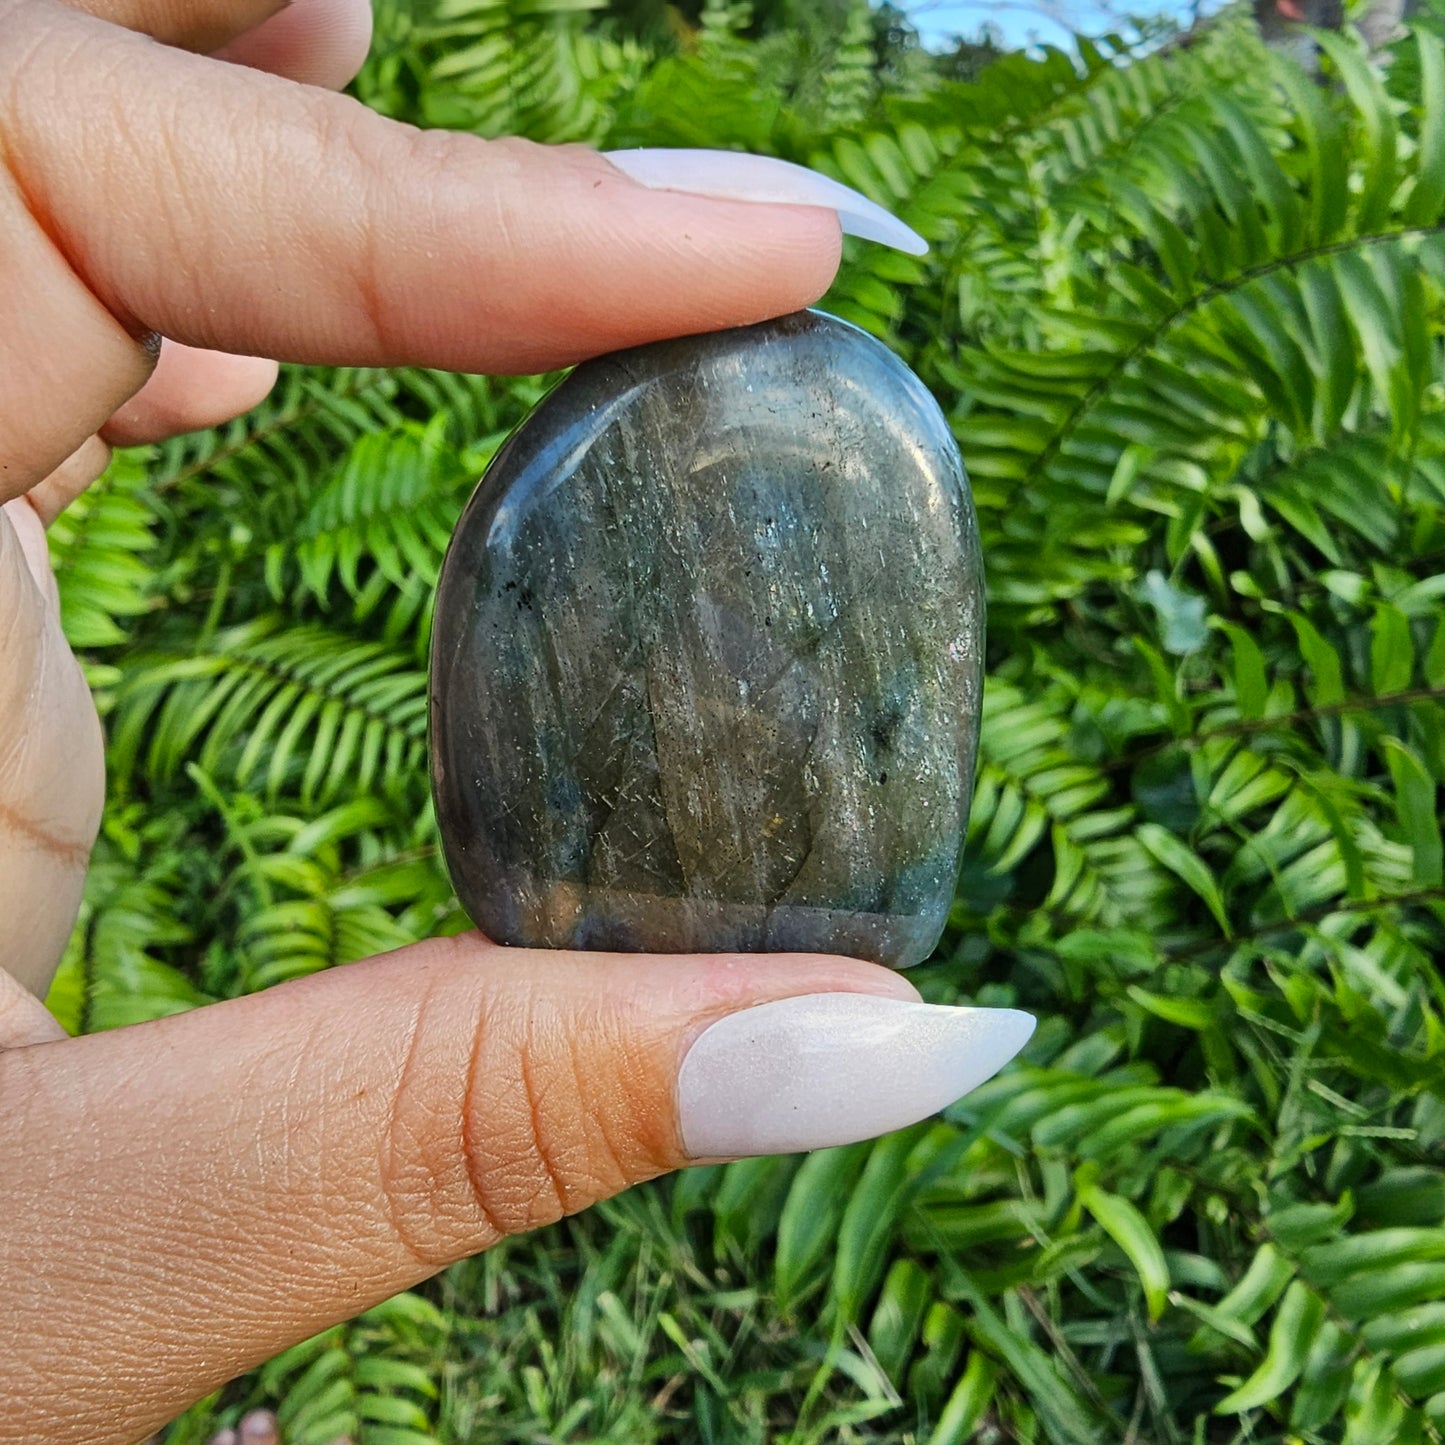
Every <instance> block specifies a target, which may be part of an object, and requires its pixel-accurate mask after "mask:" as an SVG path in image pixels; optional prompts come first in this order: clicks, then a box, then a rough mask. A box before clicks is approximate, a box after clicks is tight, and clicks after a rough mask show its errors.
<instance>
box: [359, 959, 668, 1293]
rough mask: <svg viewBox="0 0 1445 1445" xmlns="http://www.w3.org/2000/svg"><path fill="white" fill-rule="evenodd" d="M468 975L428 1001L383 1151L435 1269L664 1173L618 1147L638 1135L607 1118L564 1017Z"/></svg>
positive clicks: (391, 1185) (400, 1229)
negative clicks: (626, 1136)
mask: <svg viewBox="0 0 1445 1445" xmlns="http://www.w3.org/2000/svg"><path fill="white" fill-rule="evenodd" d="M468 973H469V974H470V981H469V982H465V983H464V984H463V986H462V987H461V988H460V989H458V988H457V987H456V986H455V985H454V984H446V985H442V986H437V987H432V988H428V989H427V990H426V991H425V993H424V995H423V996H422V998H421V1001H420V1002H419V1004H418V1008H417V1013H416V1017H415V1019H414V1021H413V1026H412V1028H411V1031H410V1037H409V1041H408V1043H407V1045H406V1047H405V1049H404V1051H403V1057H402V1061H401V1065H400V1069H399V1074H398V1084H397V1090H396V1096H395V1101H394V1105H393V1108H392V1114H391V1121H390V1126H389V1128H388V1131H387V1135H386V1140H385V1144H384V1148H383V1151H382V1161H381V1184H382V1189H383V1192H384V1194H385V1198H386V1204H387V1209H388V1212H389V1215H390V1219H391V1223H392V1227H393V1229H394V1230H395V1232H396V1234H397V1236H398V1237H399V1238H400V1240H401V1241H402V1243H403V1245H404V1246H405V1248H406V1249H407V1250H408V1251H409V1252H410V1253H411V1254H412V1255H413V1256H415V1257H416V1258H417V1259H418V1260H420V1261H421V1262H423V1263H425V1264H426V1265H428V1266H429V1267H440V1266H441V1265H443V1264H446V1263H449V1262H450V1261H452V1260H454V1259H458V1258H461V1257H463V1256H465V1255H468V1254H475V1253H477V1252H478V1251H479V1250H482V1249H485V1248H487V1247H488V1246H489V1245H491V1244H493V1243H495V1242H496V1241H497V1240H498V1239H501V1238H503V1237H504V1236H506V1235H511V1234H518V1233H522V1232H524V1231H526V1230H529V1229H535V1228H538V1227H539V1226H541V1225H544V1224H550V1223H552V1222H553V1221H555V1220H557V1219H560V1218H561V1217H562V1216H563V1215H564V1214H570V1213H573V1212H575V1211H576V1210H578V1209H581V1208H584V1207H585V1206H586V1205H588V1204H591V1203H593V1202H594V1201H595V1200H597V1199H599V1198H602V1197H603V1196H605V1195H608V1194H612V1193H616V1192H617V1191H618V1190H619V1189H622V1188H624V1187H625V1186H626V1185H627V1184H628V1183H629V1182H631V1181H632V1180H633V1179H636V1178H640V1177H642V1175H643V1174H644V1173H646V1172H657V1171H656V1170H650V1171H649V1170H648V1169H647V1168H646V1167H645V1165H643V1164H641V1163H639V1161H638V1160H637V1159H636V1158H634V1157H632V1156H633V1155H634V1154H636V1153H637V1149H636V1148H635V1147H633V1148H631V1149H630V1150H629V1149H628V1148H624V1147H620V1146H619V1145H618V1142H617V1141H618V1136H619V1133H620V1132H630V1131H629V1130H628V1129H627V1126H626V1124H625V1123H623V1122H621V1121H619V1120H617V1119H614V1118H612V1117H610V1115H611V1113H612V1112H613V1111H612V1110H611V1109H610V1108H609V1107H608V1103H607V1099H608V1096H609V1094H610V1093H611V1091H609V1090H607V1089H605V1088H604V1089H602V1090H600V1091H599V1089H598V1088H597V1086H596V1081H595V1080H589V1078H588V1076H587V1074H586V1072H585V1069H584V1063H585V1060H584V1058H583V1057H582V1051H581V1046H580V1045H579V1042H578V1040H577V1039H576V1038H575V1037H573V1035H572V1032H571V1030H570V1029H569V1027H568V1024H567V1021H566V1020H564V1019H563V1017H562V1016H561V1015H560V1014H557V1013H554V1012H553V1011H552V1010H551V1009H549V1007H548V1005H547V1003H546V1000H545V999H543V998H541V997H540V996H539V995H538V993H537V992H536V991H529V990H526V989H518V988H516V987H515V986H513V987H509V988H508V989H507V990H505V991H497V990H495V989H490V988H487V987H484V986H479V985H478V984H477V983H476V971H475V968H474V967H473V968H472V969H471V970H467V971H462V976H463V977H464V978H466V975H467V974H468ZM453 976H454V977H455V974H454V975H453ZM463 1000H465V1001H464V1002H463Z"/></svg>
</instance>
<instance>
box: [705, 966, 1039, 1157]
mask: <svg viewBox="0 0 1445 1445" xmlns="http://www.w3.org/2000/svg"><path fill="white" fill-rule="evenodd" d="M1033 1031H1034V1020H1033V1019H1032V1018H1031V1017H1030V1016H1029V1015H1028V1014H1026V1013H1020V1012H1019V1011H1018V1010H1017V1009H1007V1008H945V1007H941V1006H940V1005H937V1004H927V1003H911V1002H909V1001H908V1000H906V999H892V998H880V997H878V996H877V995H874V994H863V993H815V994H803V995H802V996H800V997H797V998H785V999H779V1000H777V1001H776V1002H774V1003H765V1004H759V1005H758V1006H757V1007H756V1008H749V1009H742V1010H740V1011H739V1012H738V1013H734V1014H729V1015H728V1016H727V1017H726V1018H724V1019H719V1020H718V1022H717V1023H715V1024H712V1025H711V1026H710V1027H708V1028H706V1029H704V1030H703V1032H702V1033H701V1034H699V1035H698V1037H697V1040H696V1041H695V1042H694V1043H693V1046H692V1047H691V1048H690V1049H689V1050H688V1052H687V1056H686V1058H684V1059H683V1061H682V1069H681V1071H680V1073H679V1075H678V1114H679V1120H680V1124H681V1128H682V1140H683V1147H684V1148H685V1149H686V1150H687V1153H688V1155H689V1157H690V1158H693V1159H724V1158H739V1157H743V1156H746V1155H752V1154H795V1153H798V1152H799V1151H800V1150H804V1149H825V1148H828V1147H830V1146H832V1145H834V1144H851V1143H853V1142H855V1141H856V1140H858V1139H871V1138H874V1137H875V1136H876V1135H879V1134H886V1133H888V1132H889V1131H890V1130H892V1129H901V1128H902V1127H903V1126H904V1125H905V1124H912V1123H915V1122H916V1121H917V1120H919V1119H926V1118H927V1117H928V1116H929V1115H930V1114H934V1113H937V1112H938V1110H939V1109H942V1108H943V1107H944V1106H945V1105H947V1104H951V1103H953V1101H954V1100H955V1099H959V1098H962V1097H963V1095H965V1094H966V1093H968V1091H969V1090H970V1089H976V1088H977V1087H978V1086H979V1085H980V1084H981V1083H983V1081H984V1080H985V1079H988V1078H991V1077H992V1076H993V1075H994V1074H996V1073H997V1072H998V1071H999V1070H1000V1069H1001V1068H1003V1066H1004V1065H1005V1064H1006V1063H1008V1061H1009V1060H1010V1059H1011V1058H1013V1056H1014V1055H1015V1054H1016V1053H1018V1051H1019V1050H1020V1049H1021V1048H1023V1046H1024V1045H1025V1044H1026V1043H1027V1042H1028V1040H1029V1036H1030V1035H1031V1034H1032V1033H1033Z"/></svg>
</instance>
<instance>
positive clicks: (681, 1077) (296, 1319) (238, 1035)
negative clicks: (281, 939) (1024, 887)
mask: <svg viewBox="0 0 1445 1445" xmlns="http://www.w3.org/2000/svg"><path fill="white" fill-rule="evenodd" d="M759 1004H761V1005H762V1007H752V1006H753V1005H759ZM1031 1027H1032V1024H1031V1021H1030V1020H1028V1019H1027V1017H1026V1016H1025V1015H1022V1014H1016V1013H1014V1012H1012V1011H1010V1010H979V1009H944V1008H935V1007H932V1006H929V1005H925V1004H922V1003H920V1002H918V995H917V993H916V992H915V990H914V989H913V988H912V986H911V985H910V984H908V983H907V982H906V980H904V979H903V978H902V977H900V976H899V975H897V974H893V973H890V972H888V971H887V970H885V969H881V968H878V967H876V966H874V965H871V964H865V963H858V962H854V961H850V960H846V959H838V958H826V957H813V956H797V955H780V954H770V955H748V956H723V955H717V956H705V957H697V958H666V957H647V956H642V955H616V954H565V953H551V952H540V951H532V950H523V949H506V948H500V947H496V946H494V945H491V944H488V943H486V942H485V941H484V940H481V939H480V938H477V937H476V936H471V937H467V938H462V939H454V940H436V941H433V942H431V943H426V944H420V945H418V946H416V947H414V948H409V949H404V950H401V951H400V952H398V953H396V954H392V955H389V956H388V957H386V958H381V959H373V960H371V961H370V962H368V963H362V964H354V965H351V966H349V967H347V968H344V969H339V970H336V971H333V972H331V973H327V974H320V975H316V976H314V977H311V978H308V979H304V980H300V981H298V982H296V983H292V984H287V985H283V986H281V987H279V988H275V989H272V990H270V991H269V992H267V993H264V994H259V995H255V996H253V997H249V998H244V999H238V1000H235V1001H232V1002H228V1003H223V1004H218V1005H216V1006H214V1007H211V1008H207V1009H203V1010H199V1011H197V1012H195V1013H191V1014H186V1015H181V1016H178V1017H174V1018H169V1019H164V1020H160V1021H158V1022H156V1023H152V1024H145V1025H141V1026H138V1027H135V1028H130V1029H123V1030H118V1031H116V1032H114V1033H109V1034H100V1035H96V1036H93V1037H90V1038H86V1039H81V1040H66V1041H63V1042H57V1043H45V1044H37V1045H35V1046H33V1047H30V1048H24V1049H17V1050H14V1051H12V1052H11V1053H9V1054H6V1055H3V1056H0V1159H4V1160H5V1161H6V1162H5V1167H4V1170H3V1176H0V1210H3V1217H4V1219H5V1221H6V1251H5V1253H4V1255H3V1256H0V1259H3V1263H0V1294H3V1295H4V1297H5V1298H6V1301H7V1306H6V1310H5V1311H4V1312H3V1314H4V1321H3V1323H0V1358H4V1359H6V1360H7V1362H9V1365H10V1368H8V1369H7V1376H8V1377H9V1379H10V1381H11V1382H12V1386H13V1385H15V1384H16V1382H18V1395H17V1394H16V1393H15V1392H14V1391H13V1390H11V1391H9V1392H8V1393H9V1395H10V1398H9V1408H8V1409H7V1410H6V1411H5V1412H4V1414H3V1415H0V1439H10V1438H15V1439H19V1438H20V1436H19V1435H16V1436H13V1437H12V1436H10V1435H8V1434H7V1433H6V1432H7V1430H9V1429H18V1430H20V1431H21V1432H22V1434H23V1436H24V1438H25V1439H27V1440H35V1439H37V1438H38V1439H51V1438H54V1439H67V1440H70V1439H81V1438H83V1439H86V1440H96V1441H104V1440H112V1439H113V1440H126V1439H134V1438H136V1437H137V1436H139V1435H142V1434H144V1433H145V1432H146V1430H148V1429H150V1428H152V1427H154V1426H155V1425H157V1424H159V1423H162V1422H163V1421H165V1420H166V1419H169V1418H170V1417H171V1416H173V1415H174V1414H176V1413H177V1412H178V1411H179V1410H180V1409H181V1408H182V1407H184V1406H185V1405H186V1404H188V1403H189V1402H190V1401H191V1400H193V1399H195V1398H197V1397H199V1396H200V1395H202V1394H204V1393H205V1392H207V1391H209V1390H211V1389H213V1388H215V1387H216V1386H217V1385H219V1384H221V1383H222V1382H223V1381H225V1380H227V1379H229V1378H230V1377H232V1376H233V1375H235V1374H237V1373H239V1372H240V1371H242V1370H243V1369H245V1368H247V1367H248V1366H250V1365H252V1364H255V1363H256V1362H257V1361H259V1360H262V1359H265V1358H267V1357H269V1356H270V1355H273V1354H275V1353H276V1352H277V1351H279V1350H280V1349H282V1348H284V1347H286V1346H287V1345H289V1344H291V1343H293V1342H294V1341H296V1340H299V1339H303V1338H305V1337H306V1336H308V1335H310V1334H312V1333H314V1332H316V1331H317V1330H319V1329H322V1328H324V1327H325V1326H327V1325H330V1324H332V1323H334V1322H336V1321H338V1320H341V1319H345V1318H349V1317H350V1316H352V1315H354V1314H356V1313H358V1312H359V1311H360V1310H362V1309H365V1308H367V1307H368V1306H370V1305H371V1304H373V1303H375V1302H377V1301H379V1300H381V1299H384V1298H386V1297H387V1296H389V1295H391V1294H394V1293H396V1292H397V1291H398V1290H402V1289H405V1288H407V1287H408V1286H410V1285H412V1284H415V1283H416V1282H417V1281H419V1280H421V1279H423V1278H425V1277H426V1276H428V1275H430V1274H432V1273H433V1272H435V1271H436V1270H437V1269H439V1268H441V1267H442V1266H443V1265H445V1264H448V1263H450V1262H451V1261H453V1260H456V1259H459V1258H461V1257H463V1256H465V1255H468V1254H474V1253H476V1252H477V1251H479V1250H482V1249H485V1248H486V1247H487V1246H488V1245H490V1244H492V1243H494V1242H495V1241H496V1240H498V1239H499V1238H501V1237H502V1236H504V1235H507V1234H511V1233H514V1232H517V1231H520V1230H525V1229H530V1228H533V1227H535V1226H537V1225H541V1224H545V1223H548V1222H550V1221H552V1220H555V1219H557V1218H559V1217H560V1216H562V1215H563V1214H566V1213H571V1212H573V1211H575V1210H578V1209H582V1208H584V1207H585V1206H587V1205H588V1204H591V1203H592V1202H593V1201H595V1200H597V1199H600V1198H603V1197H605V1196H607V1195H610V1194H613V1193H615V1192H617V1191H619V1190H621V1189H624V1188H626V1187H627V1186H628V1185H629V1184H633V1183H636V1182H638V1181H640V1180H643V1179H648V1178H651V1177H652V1176H654V1175H657V1174H660V1173H662V1172H664V1171H666V1170H669V1169H674V1168H677V1167H678V1166H680V1165H682V1164H685V1163H688V1162H691V1161H693V1160H695V1159H698V1158H710V1157H718V1156H730V1155H739V1154H744V1153H768V1152H779V1151H787V1150H796V1149H802V1148H811V1147H817V1146H821V1145H827V1144H836V1143H841V1142H845V1141H847V1140H851V1139H856V1138H860V1137H866V1136H867V1135H869V1134H873V1133H878V1132H881V1131H883V1130H886V1129H889V1128H893V1127H897V1126H900V1125H903V1124H905V1123H910V1122H912V1121H913V1120H915V1119H917V1118H921V1117H923V1116H925V1115H927V1114H929V1113H932V1112H933V1111H934V1110H936V1109H938V1108H939V1107H941V1106H942V1105H944V1104H946V1103H948V1102H951V1101H952V1100H953V1099H954V1098H956V1097H957V1096H958V1095H960V1094H962V1093H964V1092H966V1091H967V1090H968V1089H969V1088H972V1087H973V1086H974V1085H975V1084H977V1083H980V1082H981V1081H982V1080H983V1079H985V1078H987V1077H988V1076H989V1075H990V1074H992V1073H993V1072H994V1071H995V1070H996V1069H997V1068H999V1067H1000V1066H1001V1065H1002V1064H1003V1063H1004V1062H1005V1061H1006V1060H1007V1059H1008V1058H1009V1057H1011V1056H1012V1054H1013V1053H1014V1052H1016V1051H1017V1049H1018V1048H1019V1047H1020V1046H1021V1045H1022V1043H1023V1041H1024V1040H1025V1039H1026V1038H1027V1036H1028V1033H1029V1031H1030V1029H1031ZM17 1306H18V1307H17ZM7 1335H11V1336H12V1338H9V1339H7V1338H6V1337H7ZM118 1381H119V1382H124V1388H123V1389H118V1387H117V1382H118ZM37 1422H44V1423H40V1424H39V1428H38V1431H37ZM47 1431H48V1432H49V1433H47Z"/></svg>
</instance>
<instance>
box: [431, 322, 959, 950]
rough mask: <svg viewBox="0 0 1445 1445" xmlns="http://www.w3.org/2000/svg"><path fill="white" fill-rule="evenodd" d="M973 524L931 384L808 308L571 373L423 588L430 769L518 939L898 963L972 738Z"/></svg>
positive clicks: (474, 908)
mask: <svg viewBox="0 0 1445 1445" xmlns="http://www.w3.org/2000/svg"><path fill="white" fill-rule="evenodd" d="M982 641H983V594H982V573H981V567H980V562H979V556H978V545H977V531H976V526H975V522H974V517H973V511H972V505H971V502H970V499H969V496H968V490H967V486H966V483H965V481H964V476H963V469H962V464H961V462H960V460H959V456H958V450H957V447H956V445H955V444H954V441H953V438H952V435H951V433H950V432H949V429H948V426H947V423H946V422H945V420H944V418H943V416H942V414H941V413H940V412H939V410H938V407H937V405H936V404H935V402H934V401H933V398H932V397H931V396H930V395H929V393H928V391H927V389H926V388H925V387H924V386H923V384H922V383H921V382H920V381H919V380H918V378H917V377H915V376H914V375H913V373H912V372H910V371H909V370H908V368H907V367H905V366H904V365H903V364H902V362H901V361H899V359H898V358H897V357H896V356H895V355H894V354H893V353H892V352H891V351H889V350H888V348H887V347H885V346H883V345H882V344H881V343H880V342H878V341H876V340H874V339H873V338H872V337H870V336H868V335H867V334H866V333H864V332H862V331H860V330H858V329H857V328H856V327H853V326H850V325H848V324H847V323H845V322H842V321H839V320H837V319H836V318H834V317H831V316H826V315H824V314H823V313H821V312H817V311H807V312H800V313H797V314H796V315H793V316H786V317H782V318H779V319H777V320H774V321H767V322H762V323H760V324H759V325H756V326H749V327H742V328H739V329H736V330H730V331H723V332H716V333H711V334H706V335H702V336H693V337H685V338H681V339H679V340H675V341H663V342H658V343H655V344H652V345H649V346H642V347H637V348H635V349H633V350H630V351H624V352H618V353H615V354H613V355H609V356H604V357H599V358H596V359H595V360H593V361H589V362H586V363H584V364H583V365H581V366H579V367H578V368H577V369H576V370H575V371H574V372H573V373H572V374H571V375H570V376H569V377H568V378H567V379H566V380H565V381H563V382H562V383H561V385H559V386H558V387H557V388H556V389H555V390H554V391H553V392H552V393H551V394H550V395H549V396H548V397H547V398H546V399H545V400H544V401H543V402H542V404H541V405H540V406H539V407H538V408H537V409H536V411H535V412H534V413H533V414H532V416H531V417H530V418H529V419H528V420H527V422H526V423H524V425H523V426H522V427H520V428H519V429H518V431H517V432H516V433H515V434H514V435H513V436H512V437H511V438H510V439H509V440H508V442H507V443H506V444H505V445H504V446H503V447H502V449H501V450H500V451H499V452H498V453H497V456H496V458H495V459H494V461H493V463H492V465H491V467H489V469H488V471H487V474H486V476H485V478H484V479H483V481H482V483H481V485H480V486H479V487H478V489H477V492H476V494H475V495H474V496H473V498H472V500H471V502H470V503H469V504H468V506H467V509H466V511H465V512H464V514H463V516H462V519H461V522H460V523H459V525H458V528H457V533H456V536H455V538H454V540H453V544H452V547H451V549H450V550H449V552H448V555H447V560H446V564H445V567H444V569H443V576H442V581H441V585H440V589H439V592H438V599H437V611H436V626H435V634H434V642H433V655H432V668H433V683H432V743H433V779H434V788H435V795H436V801H437V812H438V820H439V824H440V827H441V831H442V837H443V842H444V846H445V851H446V855H447V861H448V864H449V866H450V868H451V871H452V877H453V880H454V882H455V883H456V886H457V890H458V894H459V896H460V897H461V899H462V902H463V904H464V905H465V906H466V908H467V910H468V911H469V912H470V913H471V915H472V917H473V918H474V919H475V920H476V922H477V923H478V924H479V925H480V926H481V927H482V928H483V929H484V930H485V931H486V932H488V933H489V934H491V935H492V936H493V937H494V938H497V939H498V940H500V941H504V942H511V943H518V944H530V945H546V946H557V947H597V948H617V949H644V950H648V951H658V952H690V951H696V950H730V949H771V950H800V951H818V952H835V953H849V954H855V955H858V956H862V957H867V958H874V959H877V960H879V961H881V962H886V963H892V964H895V965H900V966H906V965H907V964H909V963H914V962H917V961H919V960H920V959H921V958H923V957H925V956H926V955H927V954H928V952H929V951H931V949H932V947H933V945H934V943H935V942H936V941H937V938H938V935H939V933H940V931H941V929H942V927H943V922H944V920H945V918H946V916H947V911H948V907H949V903H950V901H951V899H952V893H953V885H954V879H955V875H956V871H957V864H958V857H959V851H960V848H961V845H962V837H963V828H964V824H965V822H966V818H967V808H968V798H969V791H970V785H971V777H972V769H973V758H974V749H975V744H976V738H977V729H978V713H979V692H980V684H981V655H982Z"/></svg>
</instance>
